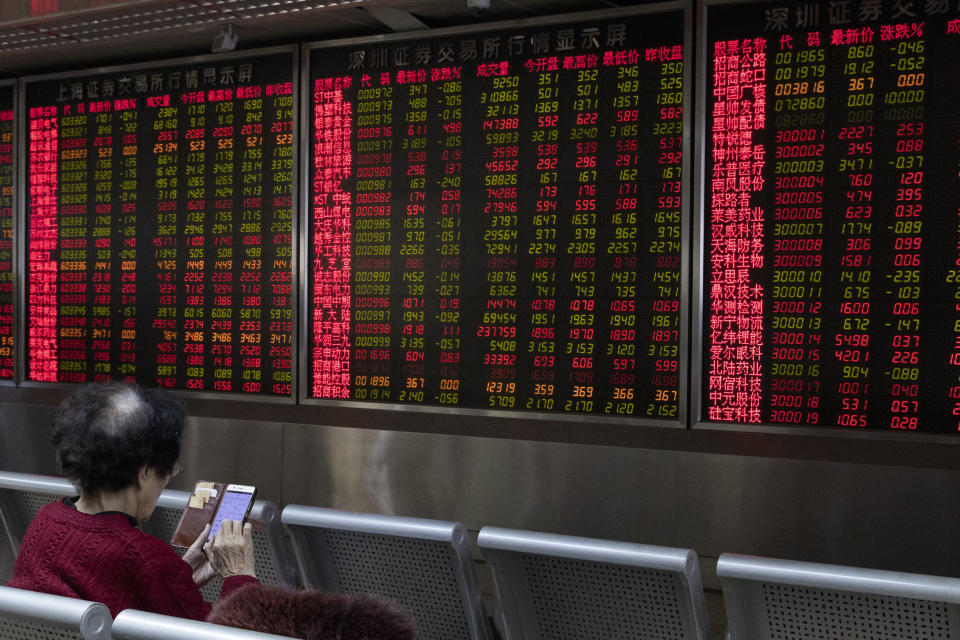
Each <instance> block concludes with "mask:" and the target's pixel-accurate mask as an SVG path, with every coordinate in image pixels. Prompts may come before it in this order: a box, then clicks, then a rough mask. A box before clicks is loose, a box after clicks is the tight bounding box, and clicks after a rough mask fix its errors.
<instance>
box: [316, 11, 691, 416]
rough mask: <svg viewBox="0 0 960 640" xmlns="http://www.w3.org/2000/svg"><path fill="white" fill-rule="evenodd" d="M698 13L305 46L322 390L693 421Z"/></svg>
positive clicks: (327, 394)
mask: <svg viewBox="0 0 960 640" xmlns="http://www.w3.org/2000/svg"><path fill="white" fill-rule="evenodd" d="M683 41H684V13H683V11H682V10H681V9H678V8H677V7H676V6H675V5H674V6H673V7H671V8H669V10H664V9H660V10H658V11H649V12H647V13H644V14H642V15H638V14H620V15H617V16H613V17H610V16H609V15H608V16H606V17H597V16H596V15H594V16H593V17H591V18H588V19H584V20H581V21H577V22H568V23H563V22H556V21H554V22H547V23H542V24H538V25H532V24H529V23H527V24H520V25H517V24H512V25H504V26H502V27H501V28H497V29H494V30H491V31H483V32H471V33H464V32H457V33H449V34H444V35H435V36H432V37H427V38H421V39H418V40H410V39H395V40H385V41H375V42H371V41H364V42H360V41H357V42H353V43H346V44H334V45H333V46H322V47H319V48H315V49H313V50H311V51H310V52H309V74H308V80H309V91H310V93H311V96H310V113H309V115H308V117H309V125H308V127H305V129H308V130H309V136H310V138H309V139H310V148H309V150H308V156H309V157H308V159H307V162H306V164H307V166H309V171H310V174H309V176H308V177H307V181H308V183H309V186H308V189H309V199H310V201H309V204H308V207H307V211H308V213H307V217H308V228H309V238H308V249H307V262H308V280H309V296H308V300H307V302H308V309H307V323H308V325H309V339H308V340H309V349H310V354H309V358H308V363H309V370H308V371H307V378H308V379H309V388H308V395H309V396H310V397H314V398H332V399H352V400H365V401H377V402H389V403H403V404H408V405H438V406H453V407H466V408H474V409H495V410H518V411H525V410H530V411H539V412H554V413H581V414H598V415H605V414H606V415H611V416H626V417H643V418H656V419H662V420H677V419H678V416H679V406H680V397H679V396H680V393H679V391H680V382H679V375H680V365H679V363H680V358H681V354H680V342H681V303H680V301H681V282H680V276H681V261H682V255H681V253H682V252H681V245H682V243H683V241H682V238H681V210H682V206H683V203H682V198H681V196H682V182H681V181H682V175H681V169H682V165H683V138H682V136H683V117H684V114H683V99H684V95H683V73H684V57H683V56H684V50H683Z"/></svg>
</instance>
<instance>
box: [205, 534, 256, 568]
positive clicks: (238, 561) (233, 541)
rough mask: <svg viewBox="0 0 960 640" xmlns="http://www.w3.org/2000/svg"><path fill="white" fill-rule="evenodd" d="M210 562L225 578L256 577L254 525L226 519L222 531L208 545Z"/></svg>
mask: <svg viewBox="0 0 960 640" xmlns="http://www.w3.org/2000/svg"><path fill="white" fill-rule="evenodd" d="M207 555H208V556H209V557H210V564H212V565H213V568H214V569H216V571H217V573H219V574H220V576H221V577H223V578H228V577H230V576H253V577H256V576H257V574H256V569H255V567H254V564H253V525H251V524H250V523H249V522H248V523H247V524H244V525H241V524H240V523H239V522H235V521H233V520H224V521H223V524H222V525H221V526H220V533H218V534H217V537H216V538H214V539H213V544H211V545H209V546H208V547H207Z"/></svg>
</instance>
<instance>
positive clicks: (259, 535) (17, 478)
mask: <svg viewBox="0 0 960 640" xmlns="http://www.w3.org/2000/svg"><path fill="white" fill-rule="evenodd" d="M75 495H77V490H76V489H75V488H74V487H73V485H72V484H70V482H68V481H67V480H65V479H63V478H57V477H51V476H41V475H33V474H26V473H15V472H0V533H2V534H3V537H4V540H3V544H5V545H9V546H10V547H11V548H12V549H13V553H14V554H15V553H16V551H17V550H18V549H19V547H20V541H21V540H22V539H23V534H24V533H25V532H26V529H27V526H28V525H29V524H30V521H31V520H33V517H34V516H35V515H36V514H37V511H39V510H40V508H41V507H42V506H43V505H45V504H47V503H49V502H53V501H55V500H60V499H62V498H63V497H65V496H75ZM189 500H190V494H189V493H187V492H185V491H176V490H174V489H165V490H164V491H163V492H162V493H161V494H160V499H159V500H158V501H157V506H156V509H154V511H153V515H152V516H151V517H150V520H149V522H147V523H146V524H145V525H144V527H143V530H144V531H146V532H147V533H150V534H152V535H155V536H157V537H158V538H160V539H161V540H165V541H168V540H170V538H172V537H173V532H174V530H175V529H176V528H177V524H178V523H179V522H180V516H181V515H182V514H183V510H184V509H185V508H186V507H187V503H188V502H189ZM250 516H251V517H252V518H254V519H256V520H260V521H261V522H263V528H262V529H255V530H254V533H253V549H254V560H255V562H256V569H257V577H259V578H260V581H261V582H263V583H265V584H287V585H296V584H297V566H296V560H295V559H294V556H293V550H292V548H291V547H290V543H289V541H288V540H287V537H286V534H285V532H284V530H283V526H282V525H281V524H280V509H279V508H278V507H277V505H276V504H275V503H273V502H270V501H266V500H257V501H256V502H254V504H253V507H252V508H251V510H250ZM177 551H178V552H179V553H181V554H182V553H183V552H184V551H185V549H177ZM222 586H223V581H222V580H220V579H219V578H215V579H213V580H211V581H210V582H209V583H207V585H206V586H204V588H203V589H202V592H203V596H204V598H205V599H206V600H207V601H209V602H216V601H217V599H218V598H219V597H220V589H221V587H222Z"/></svg>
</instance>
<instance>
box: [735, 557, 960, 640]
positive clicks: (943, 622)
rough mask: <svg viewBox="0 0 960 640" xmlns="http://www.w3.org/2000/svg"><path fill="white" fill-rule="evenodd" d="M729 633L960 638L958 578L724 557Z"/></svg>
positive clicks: (752, 637) (758, 637) (742, 639)
mask: <svg viewBox="0 0 960 640" xmlns="http://www.w3.org/2000/svg"><path fill="white" fill-rule="evenodd" d="M717 576H718V577H719V578H720V584H721V585H722V586H723V599H724V606H725V608H726V611H727V629H728V636H727V637H728V638H730V639H731V640H762V639H764V638H809V639H811V640H819V639H820V638H872V639H874V640H921V639H922V640H932V639H934V638H936V639H938V640H941V639H942V640H945V639H960V579H957V578H944V577H939V576H928V575H921V574H914V573H900V572H894V571H879V570H875V569H862V568H857V567H844V566H839V565H829V564H818V563H812V562H796V561H791V560H777V559H772V558H757V557H752V556H741V555H735V554H727V553H725V554H723V555H721V556H720V559H719V560H718V562H717Z"/></svg>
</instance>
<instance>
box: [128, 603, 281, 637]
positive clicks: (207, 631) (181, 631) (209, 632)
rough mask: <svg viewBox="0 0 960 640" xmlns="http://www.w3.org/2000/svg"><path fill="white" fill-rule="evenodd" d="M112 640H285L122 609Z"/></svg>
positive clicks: (244, 630) (271, 635) (269, 634)
mask: <svg viewBox="0 0 960 640" xmlns="http://www.w3.org/2000/svg"><path fill="white" fill-rule="evenodd" d="M113 638H114V639H115V640H278V639H280V638H286V636H277V635H274V634H272V633H260V632H258V631H248V630H246V629H238V628H236V627H225V626H222V625H219V624H210V623H208V622H197V621H196V620H185V619H184V618H174V617H171V616H163V615H160V614H157V613H147V612H146V611H137V610H135V609H126V610H125V611H121V612H120V613H119V614H117V618H116V619H115V620H114V621H113Z"/></svg>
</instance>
